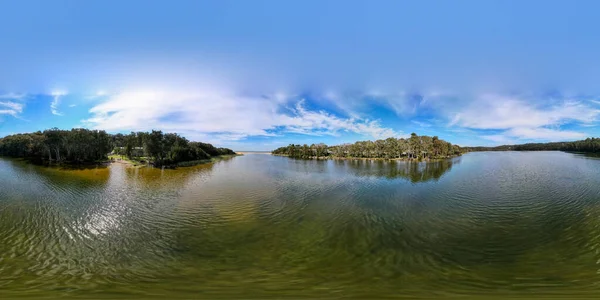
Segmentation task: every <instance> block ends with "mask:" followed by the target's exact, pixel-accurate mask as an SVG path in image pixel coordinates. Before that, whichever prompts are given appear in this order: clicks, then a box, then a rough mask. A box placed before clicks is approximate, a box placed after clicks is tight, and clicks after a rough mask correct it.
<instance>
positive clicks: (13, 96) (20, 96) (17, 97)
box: [0, 93, 27, 100]
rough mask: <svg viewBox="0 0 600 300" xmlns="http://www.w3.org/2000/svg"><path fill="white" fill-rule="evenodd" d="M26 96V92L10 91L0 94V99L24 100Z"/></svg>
mask: <svg viewBox="0 0 600 300" xmlns="http://www.w3.org/2000/svg"><path fill="white" fill-rule="evenodd" d="M26 96H27V95H25V94H17V93H8V94H0V99H9V100H22V99H25V97H26Z"/></svg>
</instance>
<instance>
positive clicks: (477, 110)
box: [448, 95, 600, 143]
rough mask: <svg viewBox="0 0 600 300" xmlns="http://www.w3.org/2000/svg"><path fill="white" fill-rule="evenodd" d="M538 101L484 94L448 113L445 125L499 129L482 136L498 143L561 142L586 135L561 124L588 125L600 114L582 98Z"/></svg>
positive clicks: (477, 128)
mask: <svg viewBox="0 0 600 300" xmlns="http://www.w3.org/2000/svg"><path fill="white" fill-rule="evenodd" d="M592 101H593V100H592ZM538 103H539V102H537V101H525V100H523V99H519V98H515V97H504V96H497V95H485V96H482V97H480V98H478V99H477V100H476V101H473V102H470V103H468V104H467V105H466V106H464V107H458V108H457V109H455V113H453V114H450V122H449V124H448V125H449V126H451V127H452V126H459V127H462V128H469V129H476V130H489V129H493V130H502V132H501V133H500V134H494V135H482V136H481V137H482V138H484V139H487V140H490V141H494V142H497V143H509V142H515V141H518V140H544V141H561V140H574V139H581V138H584V137H586V134H585V133H583V132H577V131H568V130H560V129H559V128H560V126H561V125H564V124H577V125H579V126H583V127H586V126H587V127H589V126H592V125H593V124H594V123H595V122H597V120H598V117H599V116H600V109H596V108H594V107H591V106H589V105H587V104H585V103H584V102H581V101H571V100H565V101H562V102H555V103H553V104H552V105H540V104H538ZM552 128H556V129H552Z"/></svg>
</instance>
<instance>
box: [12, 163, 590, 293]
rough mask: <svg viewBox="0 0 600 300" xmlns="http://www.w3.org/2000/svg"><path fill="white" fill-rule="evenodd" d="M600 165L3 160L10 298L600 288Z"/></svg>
mask: <svg viewBox="0 0 600 300" xmlns="http://www.w3.org/2000/svg"><path fill="white" fill-rule="evenodd" d="M599 274H600V160H599V159H594V158H588V157H585V156H582V155H576V154H569V153H562V152H494V153H485V152H484V153H470V154H467V155H464V156H462V157H459V158H455V159H452V160H446V161H438V162H434V163H406V162H383V161H363V160H358V161H331V160H330V161H316V160H294V159H289V158H285V157H275V156H270V155H261V154H249V155H245V156H241V157H234V158H231V159H227V160H223V161H219V162H216V163H214V164H207V165H201V166H196V167H189V168H180V169H177V170H160V169H132V168H126V167H125V166H123V165H118V164H116V165H113V166H111V167H109V168H99V169H84V170H59V169H50V168H43V167H37V166H32V165H28V164H25V163H23V162H19V161H15V160H7V159H0V298H2V299H10V298H27V297H30V298H43V297H47V298H106V299H115V298H157V299H167V298H204V299H215V298H233V299H240V298H244V299H247V298H260V299H264V298H294V299H298V298H380V297H390V298H393V297H399V298H403V297H404V298H417V297H423V298H432V297H435V298H443V297H453V296H472V297H474V298H489V297H497V298H498V299H503V298H507V297H515V298H517V297H518V298H529V297H531V298H536V297H538V298H539V297H543V298H548V297H557V298H568V297H572V296H581V297H591V298H596V297H600V275H599Z"/></svg>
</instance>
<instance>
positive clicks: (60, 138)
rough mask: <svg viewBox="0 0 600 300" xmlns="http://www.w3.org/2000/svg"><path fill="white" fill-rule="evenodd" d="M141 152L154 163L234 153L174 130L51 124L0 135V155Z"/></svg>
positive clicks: (78, 156)
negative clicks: (68, 127)
mask: <svg viewBox="0 0 600 300" xmlns="http://www.w3.org/2000/svg"><path fill="white" fill-rule="evenodd" d="M111 152H113V153H117V154H121V155H125V156H127V157H129V158H133V157H135V156H141V155H143V156H144V157H146V158H147V160H148V161H149V162H150V163H152V164H153V165H155V166H163V165H172V164H177V163H180V162H186V161H194V160H203V159H209V158H211V157H215V156H220V155H230V154H235V152H233V151H232V150H231V149H227V148H217V147H215V146H213V145H211V144H208V143H201V142H190V141H188V140H187V139H186V138H184V137H182V136H180V135H178V134H176V133H163V132H162V131H160V130H158V131H157V130H152V131H151V132H132V133H130V134H126V135H124V134H120V133H119V134H109V133H106V132H105V131H104V130H89V129H83V128H76V129H71V130H60V129H57V128H52V129H48V130H44V131H38V132H33V133H22V134H14V135H9V136H5V137H3V138H0V155H2V156H10V157H18V158H27V159H30V160H34V161H38V162H58V163H62V162H68V163H90V162H99V161H105V160H107V159H108V154H109V153H111Z"/></svg>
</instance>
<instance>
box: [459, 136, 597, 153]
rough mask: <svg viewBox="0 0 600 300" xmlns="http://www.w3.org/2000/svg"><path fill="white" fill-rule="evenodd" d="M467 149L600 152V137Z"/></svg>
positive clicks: (467, 149) (469, 149) (471, 150)
mask: <svg viewBox="0 0 600 300" xmlns="http://www.w3.org/2000/svg"><path fill="white" fill-rule="evenodd" d="M464 149H465V150H466V151H470V152H473V151H511V150H513V151H552V150H554V151H570V152H586V153H600V138H587V139H585V140H581V141H574V142H552V143H529V144H521V145H502V146H496V147H464Z"/></svg>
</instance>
